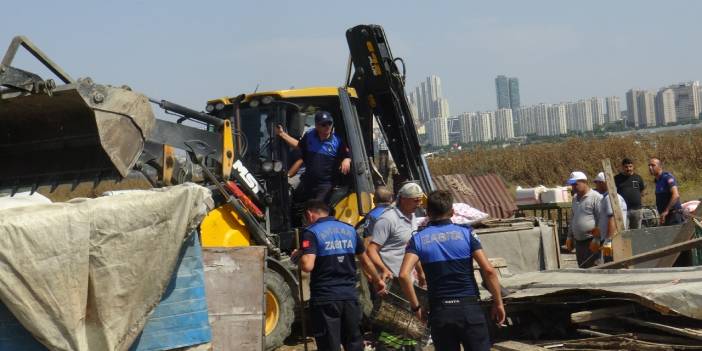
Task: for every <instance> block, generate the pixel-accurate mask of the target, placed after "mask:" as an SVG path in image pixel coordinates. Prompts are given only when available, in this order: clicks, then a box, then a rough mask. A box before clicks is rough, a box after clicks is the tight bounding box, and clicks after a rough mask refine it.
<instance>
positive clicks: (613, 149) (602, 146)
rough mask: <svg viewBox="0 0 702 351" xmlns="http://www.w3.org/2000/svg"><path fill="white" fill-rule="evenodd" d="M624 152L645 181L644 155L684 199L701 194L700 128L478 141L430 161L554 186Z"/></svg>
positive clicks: (434, 167)
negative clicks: (494, 144) (494, 145)
mask: <svg viewBox="0 0 702 351" xmlns="http://www.w3.org/2000/svg"><path fill="white" fill-rule="evenodd" d="M624 157H628V158H631V159H633V160H634V164H635V166H636V171H637V172H638V173H639V174H641V176H642V177H644V180H646V181H648V182H647V184H651V182H650V180H652V177H651V176H650V175H649V173H648V168H647V163H648V158H649V157H658V158H660V159H662V160H663V161H664V168H665V170H667V171H669V172H672V173H673V174H674V175H675V176H676V178H677V179H678V182H679V183H680V190H681V194H682V197H683V200H689V199H697V198H699V197H700V196H702V172H700V169H701V168H702V131H700V130H692V131H689V132H671V133H658V134H651V135H645V136H639V135H627V136H621V137H606V138H601V139H583V138H570V139H567V140H565V141H563V142H560V143H549V144H533V145H524V146H511V147H507V148H503V149H486V148H481V147H478V148H476V149H472V150H470V151H464V152H459V153H450V154H448V155H447V156H441V157H436V158H433V159H430V160H429V167H430V169H431V172H432V174H434V175H443V174H458V173H463V174H467V175H471V176H472V175H480V174H486V173H497V174H499V175H501V176H502V177H503V178H504V179H505V181H506V182H507V183H509V184H510V185H511V186H517V185H520V186H522V187H531V186H537V185H546V186H555V185H560V184H563V183H564V181H565V179H566V178H567V177H568V174H569V173H570V172H571V171H573V170H581V171H584V172H585V173H586V174H587V175H588V177H594V176H595V174H597V172H600V171H601V164H602V163H601V160H602V159H604V158H609V159H610V160H612V164H613V166H615V165H619V164H620V162H621V159H622V158H624ZM615 172H617V170H615ZM648 189H649V190H650V191H647V196H646V198H645V200H646V202H647V203H650V202H651V201H652V200H653V187H649V188H648Z"/></svg>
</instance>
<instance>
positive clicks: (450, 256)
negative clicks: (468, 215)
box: [400, 190, 505, 351]
mask: <svg viewBox="0 0 702 351" xmlns="http://www.w3.org/2000/svg"><path fill="white" fill-rule="evenodd" d="M452 207H453V198H452V196H451V193H449V192H448V191H444V190H438V191H434V192H432V193H431V194H429V197H428V199H427V214H428V216H429V219H430V222H429V225H428V226H427V228H426V229H424V230H422V231H420V232H419V233H417V234H416V235H414V236H413V237H412V239H410V241H409V243H408V245H407V252H406V253H405V257H404V260H403V261H402V266H401V268H400V283H401V284H402V290H403V292H404V294H405V296H406V297H407V298H408V300H409V302H410V305H411V307H412V310H413V311H415V312H416V313H417V316H418V317H420V318H424V314H423V311H422V309H423V307H421V306H420V304H419V302H418V300H417V296H416V294H415V292H414V288H413V287H412V278H411V276H410V273H411V271H412V269H413V268H414V266H415V264H416V263H417V260H419V261H420V262H421V263H422V266H423V267H424V272H425V274H426V279H427V285H428V290H429V326H430V328H431V337H432V340H433V342H434V346H435V349H436V350H437V351H454V350H455V351H458V350H460V347H461V345H462V346H463V349H464V350H466V351H469V350H474V351H475V350H481V351H482V350H490V346H491V345H490V337H489V333H488V327H487V321H486V319H485V315H484V314H483V311H482V309H481V308H480V305H479V304H478V300H479V293H478V285H477V284H476V281H475V276H474V275H473V260H475V261H476V262H477V263H478V265H479V266H480V269H481V270H482V271H483V277H484V279H485V281H486V283H487V287H488V290H490V293H491V294H492V298H493V304H492V310H491V316H492V318H493V319H494V320H495V321H496V322H497V323H498V324H502V323H503V322H504V320H505V308H504V306H503V304H502V296H501V294H500V287H499V282H498V280H497V273H496V271H495V269H494V268H493V267H492V265H491V264H490V262H489V261H488V259H487V256H485V253H484V252H483V250H482V247H481V245H480V241H479V240H478V238H477V237H476V236H475V235H474V234H473V232H472V229H470V228H467V227H464V226H458V225H455V224H453V223H452V222H451V217H452V216H453V208H452Z"/></svg>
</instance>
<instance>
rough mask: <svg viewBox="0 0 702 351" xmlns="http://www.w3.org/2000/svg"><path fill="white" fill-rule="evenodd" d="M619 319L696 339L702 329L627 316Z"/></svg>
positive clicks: (699, 336) (701, 338)
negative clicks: (678, 326) (677, 326)
mask: <svg viewBox="0 0 702 351" xmlns="http://www.w3.org/2000/svg"><path fill="white" fill-rule="evenodd" d="M619 319H621V320H623V321H627V322H629V323H632V324H636V325H640V326H642V327H648V328H653V329H657V330H661V331H664V332H667V333H670V334H674V335H681V336H685V337H688V338H691V339H696V340H702V329H692V328H676V327H672V326H669V325H665V324H661V323H654V322H647V321H641V320H638V319H635V318H629V317H619Z"/></svg>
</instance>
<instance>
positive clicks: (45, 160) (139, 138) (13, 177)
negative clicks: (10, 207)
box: [0, 78, 155, 187]
mask: <svg viewBox="0 0 702 351" xmlns="http://www.w3.org/2000/svg"><path fill="white" fill-rule="evenodd" d="M154 123H155V117H154V114H153V110H152V109H151V106H150V104H149V101H148V99H147V98H146V97H145V96H144V95H141V94H139V93H136V92H132V91H131V90H129V89H127V88H117V87H111V86H104V85H98V84H94V83H93V82H92V81H91V80H90V79H89V78H86V79H79V80H78V81H77V82H75V83H72V84H67V85H62V86H59V87H57V88H56V89H55V90H54V91H53V93H52V94H50V95H47V94H32V95H24V96H17V97H12V98H5V99H2V98H0V186H4V187H6V186H17V187H20V186H38V185H42V184H56V185H58V184H61V183H66V182H78V181H82V180H85V179H100V178H101V177H112V178H115V177H116V178H118V179H119V178H120V177H126V176H127V175H128V174H129V170H130V169H131V168H132V167H133V166H134V164H135V163H136V161H137V160H138V158H139V155H140V154H141V152H142V150H143V149H144V143H145V139H146V138H147V137H148V135H149V133H150V132H151V129H152V128H153V125H154Z"/></svg>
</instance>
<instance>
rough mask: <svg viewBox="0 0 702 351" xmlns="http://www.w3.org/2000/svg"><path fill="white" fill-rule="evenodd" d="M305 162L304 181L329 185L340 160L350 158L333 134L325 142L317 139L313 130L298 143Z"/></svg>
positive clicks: (345, 148)
mask: <svg viewBox="0 0 702 351" xmlns="http://www.w3.org/2000/svg"><path fill="white" fill-rule="evenodd" d="M299 147H300V149H301V150H302V159H303V160H304V162H305V176H304V181H309V182H314V183H315V184H318V183H321V184H331V183H333V182H334V175H335V174H336V170H337V169H338V168H339V165H340V164H341V160H343V159H344V158H347V157H350V156H349V155H350V153H349V149H348V147H346V145H344V143H343V142H342V141H341V138H340V137H339V136H338V135H337V134H336V133H334V132H332V134H331V136H330V137H329V138H327V139H326V140H321V139H319V134H317V131H316V130H315V129H311V130H309V131H308V132H307V133H305V135H303V136H302V138H301V139H300V142H299Z"/></svg>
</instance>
